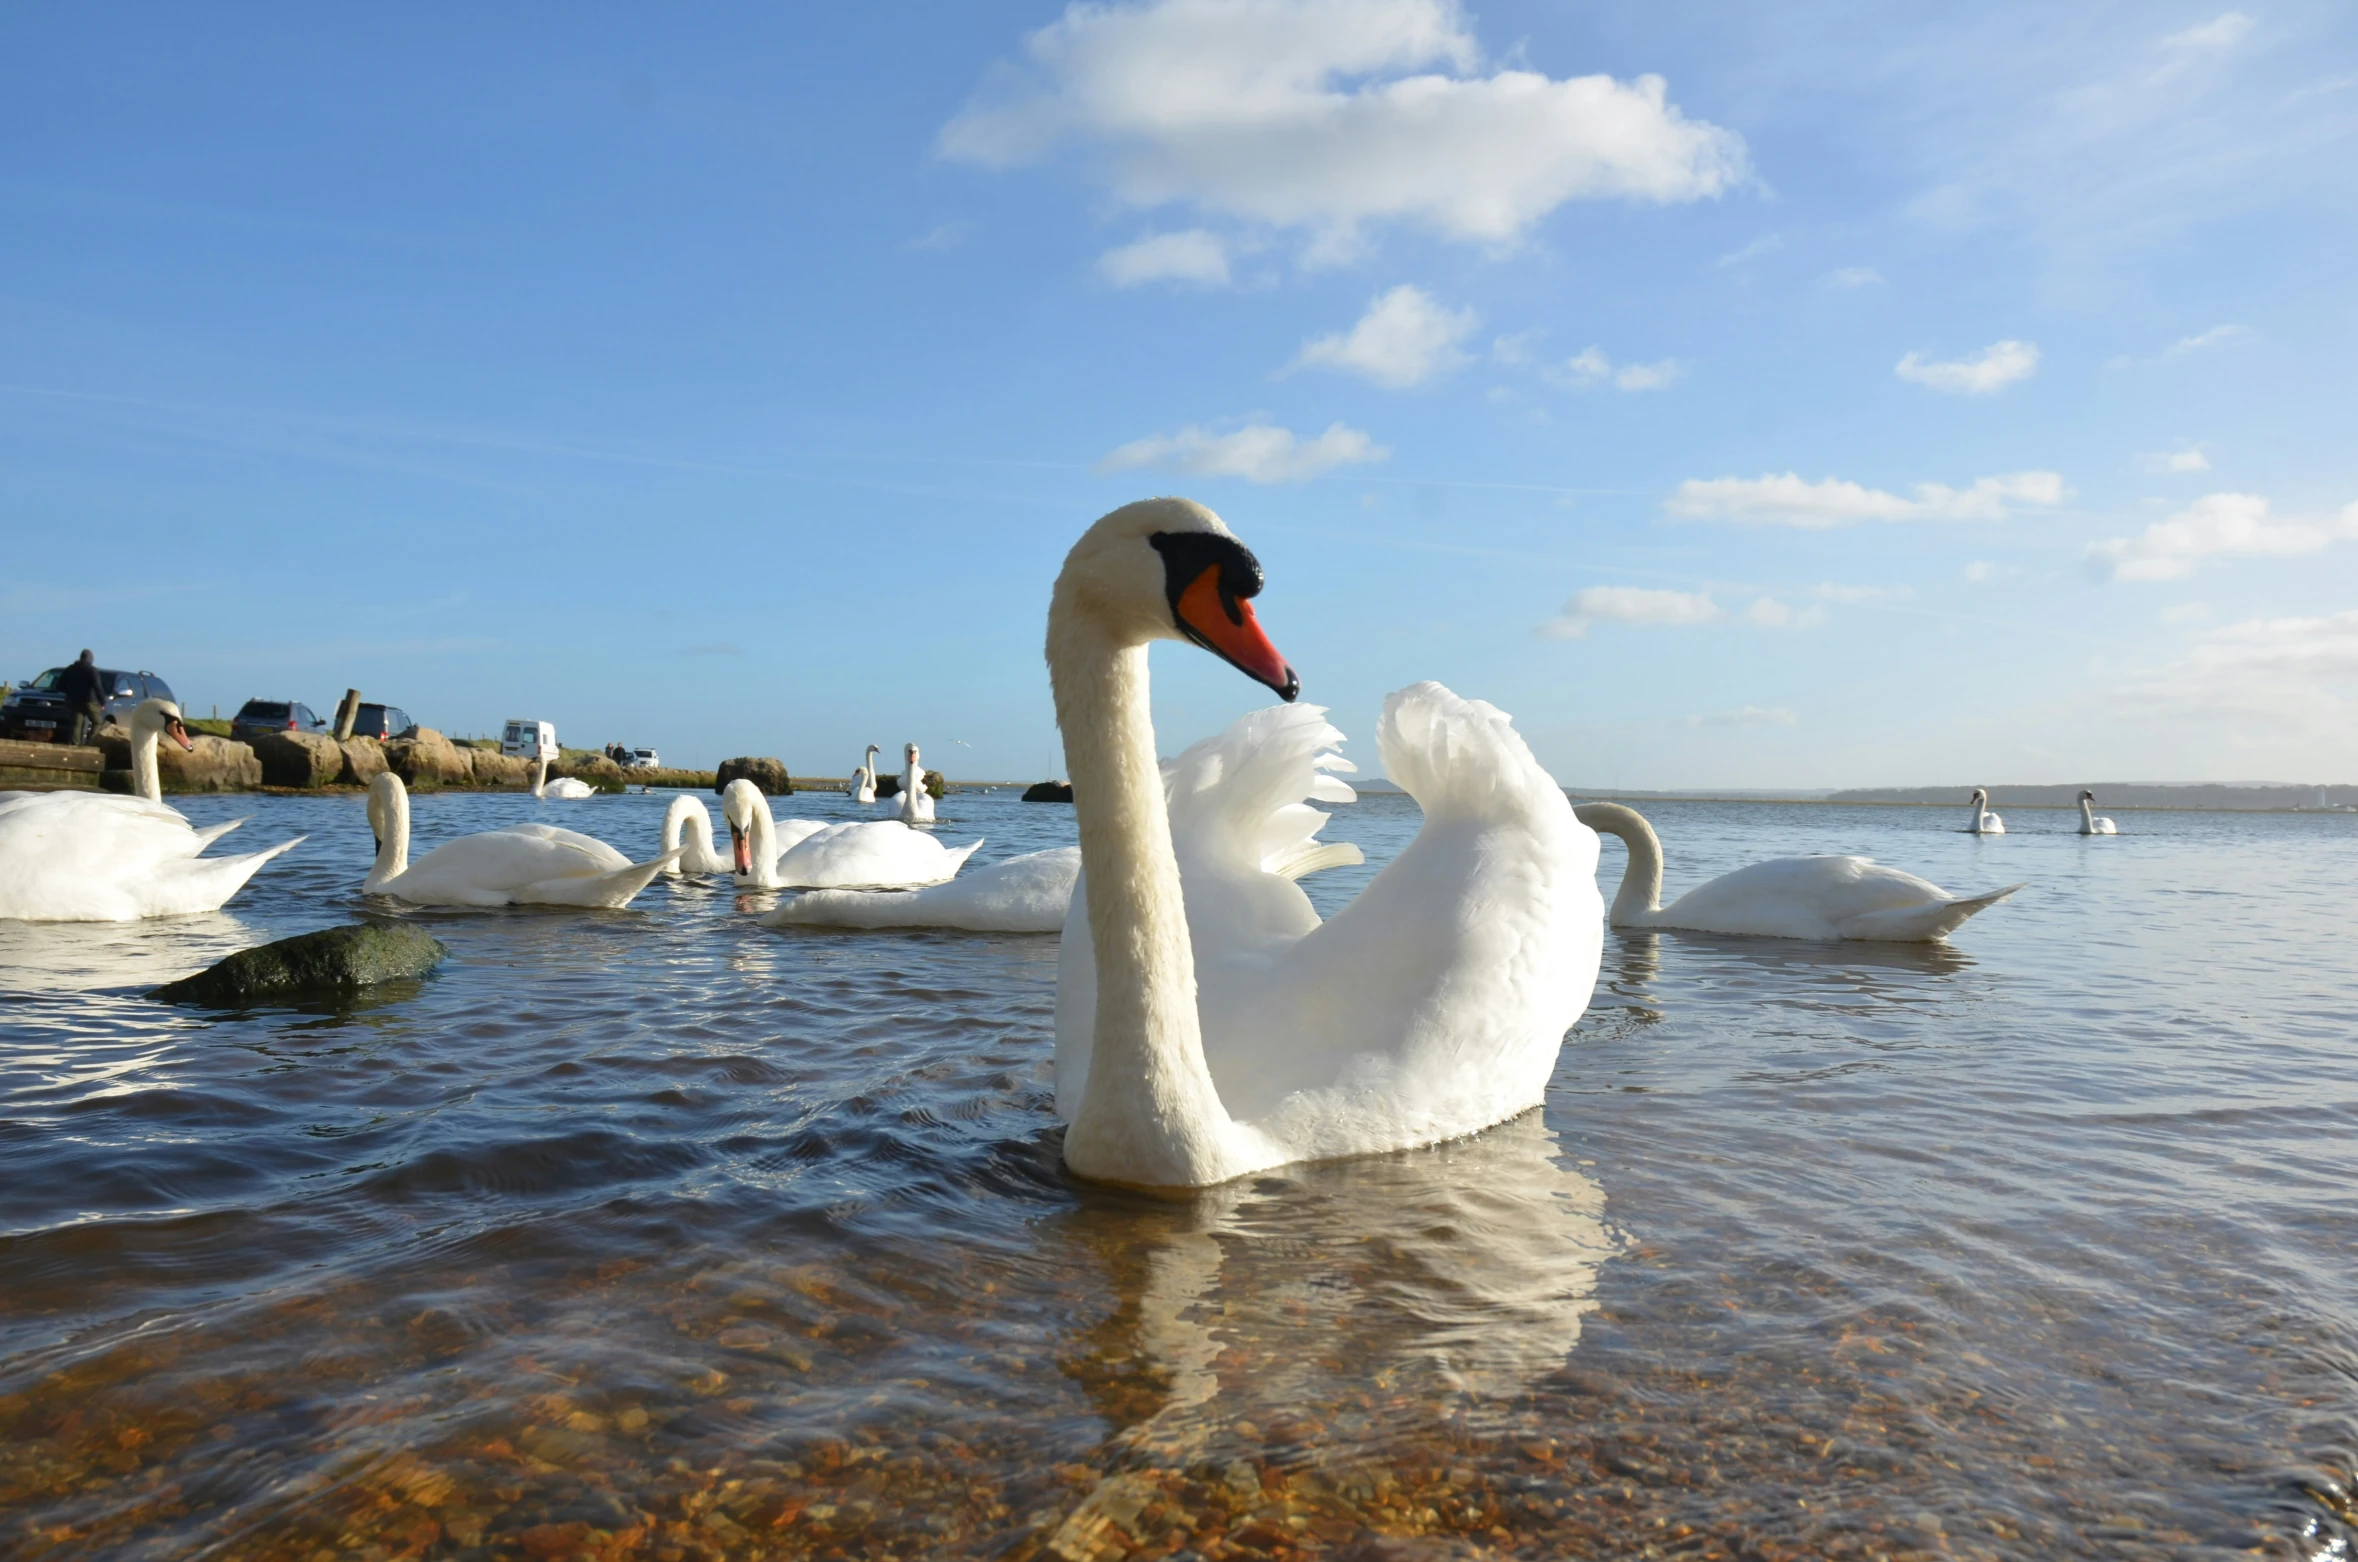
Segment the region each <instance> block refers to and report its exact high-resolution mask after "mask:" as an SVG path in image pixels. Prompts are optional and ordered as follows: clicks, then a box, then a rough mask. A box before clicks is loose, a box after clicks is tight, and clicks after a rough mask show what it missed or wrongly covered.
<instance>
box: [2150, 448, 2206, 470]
mask: <svg viewBox="0 0 2358 1562" xmlns="http://www.w3.org/2000/svg"><path fill="white" fill-rule="evenodd" d="M2137 465H2138V466H2140V467H2142V468H2143V469H2144V470H2146V471H2148V472H2207V471H2209V470H2210V469H2211V458H2210V457H2209V456H2206V455H2204V454H2203V451H2202V446H2200V445H2189V446H2187V447H2186V448H2185V449H2183V450H2154V451H2149V452H2147V453H2146V454H2144V455H2141V456H2139V457H2138V458H2137Z"/></svg>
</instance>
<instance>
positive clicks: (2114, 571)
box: [2088, 494, 2358, 580]
mask: <svg viewBox="0 0 2358 1562" xmlns="http://www.w3.org/2000/svg"><path fill="white" fill-rule="evenodd" d="M2347 538H2358V504H2351V505H2346V506H2344V507H2343V509H2342V512H2341V514H2340V515H2339V516H2337V517H2332V518H2329V519H2325V520H2314V521H2310V520H2291V521H2273V520H2270V519H2269V518H2268V501H2267V500H2265V499H2263V498H2261V497H2260V496H2259V495H2258V494H2205V495H2203V496H2202V497H2201V498H2200V499H2197V500H2195V501H2194V503H2193V504H2191V505H2189V506H2188V507H2187V508H2185V509H2183V510H2180V511H2179V512H2178V513H2177V514H2176V515H2173V516H2171V517H2170V518H2169V519H2168V520H2166V521H2156V522H2154V524H2152V525H2151V526H2148V527H2146V528H2145V531H2144V533H2143V534H2142V535H2141V536H2137V537H2109V538H2106V539H2105V540H2104V541H2102V542H2092V543H2090V544H2088V557H2089V558H2090V559H2092V560H2095V561H2096V562H2098V563H2100V564H2102V565H2104V566H2105V567H2106V568H2107V569H2109V571H2110V572H2111V575H2112V578H2113V579H2114V580H2183V579H2185V578H2186V577H2187V576H2189V575H2191V574H2193V573H2194V564H2195V561H2196V560H2197V559H2204V558H2210V557H2213V556H2215V555H2229V556H2234V555H2242V556H2259V557H2268V558H2288V557H2293V556H2296V555H2299V554H2304V553H2319V552H2322V551H2324V549H2325V548H2327V547H2328V546H2330V545H2331V544H2333V543H2335V542H2337V541H2341V540H2343V539H2347Z"/></svg>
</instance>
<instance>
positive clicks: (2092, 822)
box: [2080, 797, 2096, 835]
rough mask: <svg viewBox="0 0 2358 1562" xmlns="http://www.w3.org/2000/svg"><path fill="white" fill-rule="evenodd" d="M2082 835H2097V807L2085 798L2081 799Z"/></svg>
mask: <svg viewBox="0 0 2358 1562" xmlns="http://www.w3.org/2000/svg"><path fill="white" fill-rule="evenodd" d="M2080 833H2081V834H2082V835H2094V834H2095V833H2096V805H2095V804H2094V803H2092V802H2090V801H2089V800H2088V799H2087V798H2084V797H2083V798H2081V799H2080Z"/></svg>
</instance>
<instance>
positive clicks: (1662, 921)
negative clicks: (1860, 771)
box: [1646, 856, 1950, 939]
mask: <svg viewBox="0 0 2358 1562" xmlns="http://www.w3.org/2000/svg"><path fill="white" fill-rule="evenodd" d="M1949 899H1950V896H1949V893H1948V892H1947V891H1946V890H1944V889H1942V888H1941V887H1940V886H1939V885H1937V884H1934V883H1931V882H1930V881H1928V880H1925V879H1920V878H1918V877H1916V875H1914V874H1913V873H1903V872H1901V871H1900V870H1899V869H1897V868H1886V867H1884V866H1883V865H1882V864H1880V863H1877V862H1875V861H1873V860H1871V859H1869V858H1866V857H1846V856H1823V857H1778V858H1774V859H1772V860H1770V861H1768V862H1756V863H1753V864H1751V865H1750V866H1749V867H1743V868H1738V869H1736V870H1735V871H1734V872H1733V873H1725V874H1722V875H1720V876H1719V877H1718V878H1716V879H1713V880H1712V881H1711V882H1709V883H1708V884H1703V885H1699V886H1697V887H1696V888H1694V889H1692V890H1689V891H1688V892H1687V893H1686V894H1684V895H1681V896H1680V897H1679V898H1678V899H1677V900H1674V901H1672V902H1671V903H1670V904H1669V905H1667V906H1665V907H1663V908H1662V910H1661V912H1660V913H1659V914H1658V915H1656V916H1653V917H1649V918H1647V919H1646V921H1647V925H1649V926H1654V927H1678V928H1688V929H1691V930H1693V931H1695V932H1699V933H1729V934H1735V935H1738V936H1743V937H1752V938H1816V939H1833V938H1843V937H1846V936H1851V935H1846V934H1845V933H1844V932H1843V926H1844V924H1845V923H1847V922H1849V921H1850V920H1851V919H1852V918H1853V917H1860V916H1866V915H1868V914H1870V913H1873V912H1879V911H1900V910H1906V909H1910V908H1914V907H1918V906H1927V905H1945V904H1946V903H1947V902H1948V900H1949Z"/></svg>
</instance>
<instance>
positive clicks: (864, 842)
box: [777, 819, 982, 889]
mask: <svg viewBox="0 0 2358 1562" xmlns="http://www.w3.org/2000/svg"><path fill="white" fill-rule="evenodd" d="M981 844H982V842H981V841H979V840H977V841H973V842H970V843H968V844H967V845H964V846H955V847H945V846H943V845H942V843H941V842H939V841H937V840H935V839H934V838H933V837H932V836H930V835H928V834H926V833H925V832H924V831H923V830H913V829H911V828H909V826H907V825H905V824H903V823H901V822H900V821H899V820H898V819H875V820H867V821H862V822H857V823H852V824H834V825H828V826H827V827H826V828H824V829H821V830H818V831H815V832H814V833H812V834H811V835H810V836H808V837H807V838H805V839H804V840H802V841H799V842H797V843H796V844H795V845H794V846H792V847H790V848H788V849H787V850H786V851H783V852H781V853H779V854H778V868H777V878H778V880H779V885H780V887H783V888H787V889H916V888H920V887H922V886H924V885H927V884H939V883H942V882H944V881H946V880H948V879H951V878H954V877H956V876H957V873H958V869H959V867H960V865H961V864H963V863H964V862H965V861H966V859H967V858H968V857H970V856H972V855H973V854H974V849H975V847H977V846H980V845H981Z"/></svg>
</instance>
